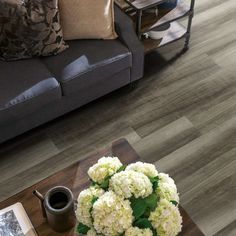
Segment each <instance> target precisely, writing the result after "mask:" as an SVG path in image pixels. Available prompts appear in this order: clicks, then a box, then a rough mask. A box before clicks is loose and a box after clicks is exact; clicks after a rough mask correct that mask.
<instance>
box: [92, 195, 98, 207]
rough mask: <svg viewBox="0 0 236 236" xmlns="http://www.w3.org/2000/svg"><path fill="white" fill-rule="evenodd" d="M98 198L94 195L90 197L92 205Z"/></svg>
mask: <svg viewBox="0 0 236 236" xmlns="http://www.w3.org/2000/svg"><path fill="white" fill-rule="evenodd" d="M97 200H98V197H95V196H93V199H92V201H91V202H92V205H93V204H94V203H95V202H96V201H97Z"/></svg>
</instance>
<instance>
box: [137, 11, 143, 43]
mask: <svg viewBox="0 0 236 236" xmlns="http://www.w3.org/2000/svg"><path fill="white" fill-rule="evenodd" d="M141 24H142V10H138V11H137V22H136V33H137V35H138V38H139V39H141V33H140V31H141Z"/></svg>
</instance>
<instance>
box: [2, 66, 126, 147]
mask: <svg viewBox="0 0 236 236" xmlns="http://www.w3.org/2000/svg"><path fill="white" fill-rule="evenodd" d="M129 77H130V69H125V70H123V71H120V72H119V73H117V74H115V75H113V76H112V77H111V78H107V79H106V80H105V79H104V81H103V83H101V84H100V87H99V88H97V87H96V86H93V87H92V88H91V90H90V91H86V90H85V91H83V92H82V93H78V94H77V93H74V94H71V95H70V96H63V97H62V98H61V99H60V100H56V101H53V102H52V103H50V104H48V105H46V106H44V107H41V109H40V110H39V111H38V112H37V113H36V112H33V113H31V114H27V115H25V116H24V117H21V118H18V119H17V121H6V122H4V123H2V122H0V143H2V142H4V141H6V140H8V139H11V138H13V137H15V136H17V135H19V134H22V133H23V132H26V131H28V130H30V129H33V128H35V127H37V126H39V125H41V124H43V123H45V122H48V121H50V120H53V119H55V118H56V117H59V116H61V115H63V114H65V113H67V112H70V111H72V110H74V109H76V108H78V107H81V106H82V105H84V104H87V103H88V102H91V101H93V100H94V99H96V98H99V97H101V96H103V95H105V94H107V93H109V92H111V91H113V90H115V89H118V88H120V87H122V86H124V85H126V84H127V78H129ZM105 84H106V86H104V85H105Z"/></svg>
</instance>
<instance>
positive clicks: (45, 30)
mask: <svg viewBox="0 0 236 236" xmlns="http://www.w3.org/2000/svg"><path fill="white" fill-rule="evenodd" d="M0 30H1V33H0V58H1V59H3V60H18V59H24V58H30V57H34V56H50V55H56V54H58V53H60V52H62V51H63V50H65V49H66V48H67V46H66V44H65V42H64V40H63V35H62V29H61V25H60V21H59V10H58V0H24V1H22V0H1V1H0Z"/></svg>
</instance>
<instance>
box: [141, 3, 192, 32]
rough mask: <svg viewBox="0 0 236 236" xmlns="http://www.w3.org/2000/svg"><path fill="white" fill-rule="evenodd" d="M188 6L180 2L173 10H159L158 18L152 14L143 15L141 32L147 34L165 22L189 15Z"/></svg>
mask: <svg viewBox="0 0 236 236" xmlns="http://www.w3.org/2000/svg"><path fill="white" fill-rule="evenodd" d="M190 13H191V12H190V6H188V5H187V4H186V3H184V2H183V1H181V2H180V3H179V4H178V6H177V7H176V8H174V9H173V10H159V13H158V16H156V15H155V14H154V13H153V14H152V13H146V14H145V12H144V13H143V17H142V28H141V32H142V33H145V32H148V31H150V30H152V29H154V28H156V27H159V26H161V25H163V24H165V23H167V22H173V21H175V20H179V19H180V18H183V17H186V16H188V15H189V14H190Z"/></svg>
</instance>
